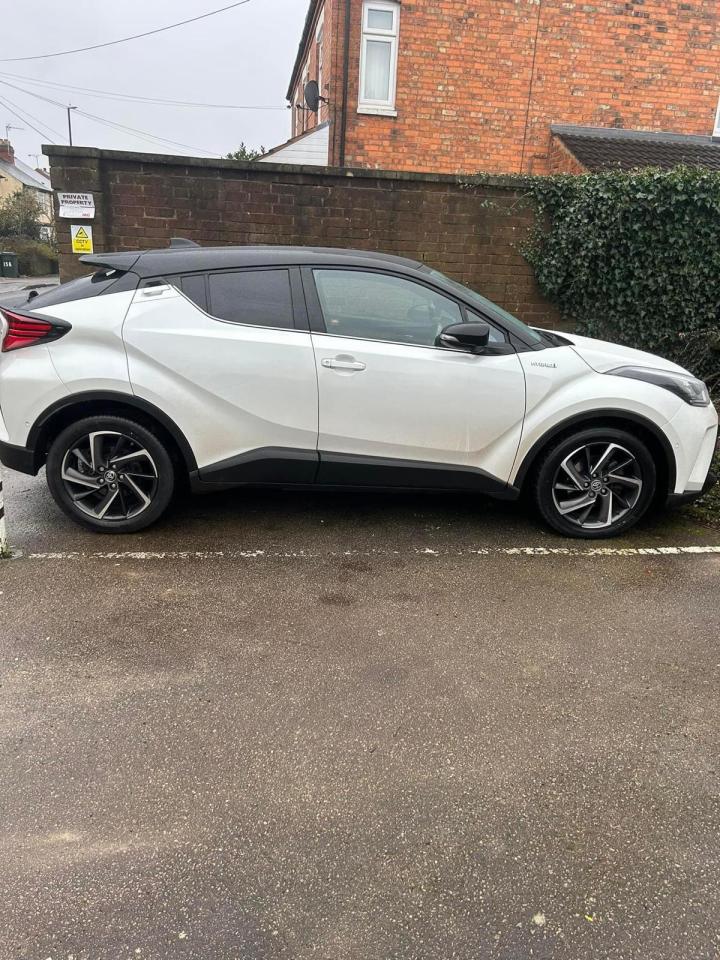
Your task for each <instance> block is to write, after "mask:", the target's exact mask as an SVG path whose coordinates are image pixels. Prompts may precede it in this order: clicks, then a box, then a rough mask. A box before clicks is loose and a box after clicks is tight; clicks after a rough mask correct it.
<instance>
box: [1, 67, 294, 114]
mask: <svg viewBox="0 0 720 960" xmlns="http://www.w3.org/2000/svg"><path fill="white" fill-rule="evenodd" d="M0 77H8V78H10V79H13V80H22V82H23V83H32V84H38V85H40V86H43V87H56V88H58V89H60V90H69V91H70V92H72V93H82V94H84V95H85V96H88V97H99V98H100V99H108V100H132V101H137V102H139V103H157V104H162V105H163V106H171V107H202V108H203V109H212V110H287V107H286V106H269V105H268V106H262V105H257V104H240V103H198V102H197V101H196V100H166V99H163V98H161V97H141V96H136V95H135V94H132V93H116V92H113V91H112V90H96V89H94V88H92V87H78V86H74V85H73V84H70V83H57V82H56V81H53V80H38V79H37V78H36V77H26V76H22V75H21V74H17V73H2V72H0Z"/></svg>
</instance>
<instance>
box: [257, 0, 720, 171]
mask: <svg viewBox="0 0 720 960" xmlns="http://www.w3.org/2000/svg"><path fill="white" fill-rule="evenodd" d="M308 80H316V81H317V82H318V84H319V87H320V93H321V95H322V96H323V97H325V98H326V102H321V104H320V107H319V110H318V111H317V112H310V111H308V110H307V109H305V108H304V106H303V88H304V85H305V83H306V82H307V81H308ZM719 93H720V2H718V0H684V2H678V0H584V2H581V0H577V2H576V0H310V5H309V9H308V13H307V18H306V20H305V27H304V30H303V33H302V37H301V40H300V47H299V50H298V55H297V58H296V60H295V63H294V65H293V67H292V70H291V76H290V86H289V89H288V100H289V101H290V105H291V107H292V115H293V119H292V139H291V140H289V141H288V142H287V143H286V144H283V145H281V146H280V147H277V148H275V149H274V150H273V151H271V152H270V154H269V155H268V156H267V159H268V160H273V161H275V162H283V161H285V162H288V163H315V164H318V163H319V164H329V165H331V166H347V167H370V168H385V169H397V170H432V171H435V172H444V173H461V172H468V171H478V170H481V171H488V172H495V173H519V172H532V173H547V172H550V171H553V170H569V171H573V172H575V171H577V170H582V169H594V168H602V166H608V165H614V164H616V163H621V165H622V164H623V163H624V164H625V165H626V166H627V165H629V166H634V165H637V164H636V161H637V160H638V158H639V159H640V160H641V161H642V162H648V156H649V158H650V159H649V162H654V161H655V160H657V162H660V163H661V164H662V165H669V164H670V163H674V162H678V157H679V158H680V159H693V158H695V159H696V160H697V162H703V158H706V157H709V158H710V160H711V161H713V158H717V157H718V156H720V144H719V143H717V142H715V141H713V132H715V133H716V134H717V135H718V136H720V121H718V120H717V106H718V94H719ZM553 125H555V128H553ZM581 128H585V130H586V131H587V132H586V135H585V137H584V139H585V140H591V141H592V144H591V146H592V148H593V149H591V150H589V151H587V150H584V151H583V150H580V153H581V154H584V155H586V156H589V157H591V162H590V163H589V164H588V163H585V162H584V161H583V159H582V157H578V156H577V155H576V150H575V149H573V145H575V147H576V148H577V144H578V143H580V141H581V140H582V132H581ZM568 130H569V132H568ZM603 130H604V131H608V132H607V133H603ZM615 131H622V133H619V134H618V133H616V132H615ZM632 131H644V132H646V133H647V132H650V133H652V134H653V135H654V139H653V138H648V137H647V136H645V135H643V136H640V137H639V138H634V136H633V133H632ZM666 131H669V132H670V133H671V136H670V138H669V140H667V139H663V137H662V136H661V134H663V133H664V132H666ZM677 135H689V136H688V139H687V143H684V142H683V138H682V136H681V137H680V143H678V140H677ZM573 137H574V139H569V138H573ZM658 137H659V139H658ZM618 142H620V146H618ZM668 143H669V144H670V146H669V147H668V146H667V144H668ZM608 144H609V146H608ZM656 144H659V146H654V145H656ZM603 145H604V146H603ZM581 146H582V143H581ZM585 146H587V144H585ZM636 147H637V149H636ZM698 151H699V152H700V153H701V154H702V157H701V158H700V159H699V160H698V159H697V158H698ZM686 154H687V156H686ZM618 155H619V159H618ZM593 163H594V164H595V165H596V166H595V167H593ZM712 165H714V162H713V164H712Z"/></svg>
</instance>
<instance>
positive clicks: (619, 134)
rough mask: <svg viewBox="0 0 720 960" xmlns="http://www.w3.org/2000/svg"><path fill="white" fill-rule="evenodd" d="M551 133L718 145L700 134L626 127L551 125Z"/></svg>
mask: <svg viewBox="0 0 720 960" xmlns="http://www.w3.org/2000/svg"><path fill="white" fill-rule="evenodd" d="M550 132H551V133H552V134H553V136H557V137H563V136H566V137H586V138H587V139H588V140H648V141H652V142H655V143H697V144H702V145H704V146H707V145H711V144H717V143H718V140H717V138H713V137H712V136H710V134H708V135H707V136H706V135H704V134H699V133H675V132H673V131H670V130H632V129H627V128H625V127H583V126H579V125H574V124H565V123H551V124H550Z"/></svg>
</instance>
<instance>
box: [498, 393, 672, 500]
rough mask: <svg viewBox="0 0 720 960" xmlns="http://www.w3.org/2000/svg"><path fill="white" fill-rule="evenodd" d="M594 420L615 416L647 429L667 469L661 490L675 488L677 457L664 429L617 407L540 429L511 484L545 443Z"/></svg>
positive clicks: (525, 472) (521, 478) (524, 473)
mask: <svg viewBox="0 0 720 960" xmlns="http://www.w3.org/2000/svg"><path fill="white" fill-rule="evenodd" d="M598 420H615V421H617V422H618V423H619V422H625V423H626V424H627V425H628V427H630V426H632V425H633V424H636V425H637V426H639V427H642V428H643V429H645V430H647V431H648V433H650V434H651V435H652V436H653V438H654V439H655V440H657V441H658V443H659V444H660V447H661V448H662V451H663V453H664V454H665V461H666V462H665V465H666V467H667V471H668V476H667V481H668V488H667V491H665V492H666V493H667V494H672V492H673V490H674V489H675V479H676V474H677V461H676V459H675V452H674V451H673V448H672V444H671V443H670V441H669V440H668V438H667V436H666V435H665V433H663V431H662V430H661V429H660V427H658V425H657V424H656V423H653V422H652V420H648V418H647V417H643V416H642V415H641V414H639V413H631V412H629V411H626V410H617V409H614V408H608V409H603V410H593V411H592V412H586V413H578V414H575V415H574V416H572V417H568V418H567V419H565V420H562V421H561V422H560V423H557V424H555V426H554V427H552V428H551V429H550V430H548V431H547V433H544V434H543V435H542V437H540V439H539V440H536V441H535V443H534V444H533V445H532V447H530V449H529V450H528V452H527V453H526V454H525V456H524V458H523V461H522V463H521V464H520V469H519V470H518V472H517V474H516V475H515V482H514V486H515V487H517V488H521V487H522V486H523V484H524V483H525V480H526V479H527V475H528V473H529V471H530V470H531V469H532V466H533V464H534V463H535V460H536V459H537V457H538V454H540V452H541V451H542V450H543V449H544V448H545V447H546V446H547V445H548V443H551V442H552V441H553V440H554V439H555V438H556V437H559V436H560V435H561V434H563V433H567V431H568V430H569V429H571V428H572V427H584V426H585V427H587V428H588V429H592V427H593V426H595V425H597V423H596V422H597V421H598Z"/></svg>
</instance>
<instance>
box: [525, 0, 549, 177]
mask: <svg viewBox="0 0 720 960" xmlns="http://www.w3.org/2000/svg"><path fill="white" fill-rule="evenodd" d="M542 3H543V0H537V5H538V12H537V21H536V23H535V40H534V42H533V55H532V63H531V65H530V83H529V85H528V98H527V109H526V110H525V130H524V131H523V142H522V153H521V154H520V171H519V172H520V173H522V172H523V167H524V166H525V146H526V144H527V135H528V124H529V122H530V104H531V103H532V95H533V84H534V82H535V60H536V58H537V46H538V37H539V35H540V17H541V15H542Z"/></svg>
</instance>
